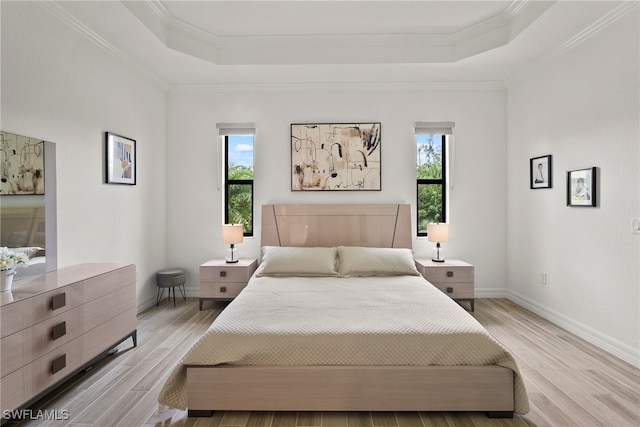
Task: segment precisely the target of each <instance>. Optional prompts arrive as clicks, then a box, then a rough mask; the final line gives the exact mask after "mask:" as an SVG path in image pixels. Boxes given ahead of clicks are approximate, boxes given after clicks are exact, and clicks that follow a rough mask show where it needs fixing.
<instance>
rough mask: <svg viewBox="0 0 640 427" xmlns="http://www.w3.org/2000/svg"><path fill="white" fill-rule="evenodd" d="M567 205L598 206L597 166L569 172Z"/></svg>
mask: <svg viewBox="0 0 640 427" xmlns="http://www.w3.org/2000/svg"><path fill="white" fill-rule="evenodd" d="M567 206H588V207H595V206H596V168H595V167H592V168H586V169H577V170H572V171H569V172H567Z"/></svg>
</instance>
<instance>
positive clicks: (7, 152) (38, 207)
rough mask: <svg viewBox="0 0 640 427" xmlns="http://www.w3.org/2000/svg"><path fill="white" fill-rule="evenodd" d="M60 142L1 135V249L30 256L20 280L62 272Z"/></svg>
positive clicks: (12, 134) (22, 268) (19, 271)
mask: <svg viewBox="0 0 640 427" xmlns="http://www.w3.org/2000/svg"><path fill="white" fill-rule="evenodd" d="M56 228H57V227H56V179H55V144H54V143H52V142H49V141H43V140H42V139H38V138H32V137H28V136H23V135H17V134H14V133H9V132H3V131H0V246H6V247H8V248H11V249H15V250H18V251H20V252H22V253H24V254H26V255H28V256H29V265H28V266H26V267H20V268H18V269H17V270H16V275H15V277H14V280H19V279H20V278H24V277H28V276H33V275H38V274H44V273H45V272H48V271H53V270H55V269H56V268H57V232H56Z"/></svg>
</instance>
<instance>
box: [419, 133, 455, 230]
mask: <svg viewBox="0 0 640 427" xmlns="http://www.w3.org/2000/svg"><path fill="white" fill-rule="evenodd" d="M418 135H436V136H437V135H440V137H441V138H442V140H441V143H442V174H441V177H440V178H418V177H417V166H416V235H417V236H418V237H426V236H427V235H428V234H427V232H426V231H423V232H421V231H420V186H421V185H440V186H441V188H442V193H441V194H442V200H441V201H440V202H441V204H442V210H441V211H440V221H439V222H443V223H444V222H447V163H448V158H447V151H448V150H447V142H448V135H446V134H440V133H429V132H417V133H416V135H415V138H414V142H416V143H417V137H418Z"/></svg>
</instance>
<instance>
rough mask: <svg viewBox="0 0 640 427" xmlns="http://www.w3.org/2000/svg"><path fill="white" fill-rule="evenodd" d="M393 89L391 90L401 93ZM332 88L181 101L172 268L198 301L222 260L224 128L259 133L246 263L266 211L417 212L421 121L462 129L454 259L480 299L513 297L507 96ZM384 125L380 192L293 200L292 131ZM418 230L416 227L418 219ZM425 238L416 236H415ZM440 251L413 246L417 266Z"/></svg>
mask: <svg viewBox="0 0 640 427" xmlns="http://www.w3.org/2000/svg"><path fill="white" fill-rule="evenodd" d="M392 89H393V88H392ZM392 89H389V88H381V89H380V90H375V89H369V88H360V90H358V87H357V85H356V87H354V88H352V90H346V91H345V90H343V89H338V88H324V90H322V91H319V90H314V88H312V87H308V88H307V89H306V90H305V89H300V88H296V89H291V90H290V91H287V90H286V89H285V90H280V91H277V92H275V91H270V90H266V89H265V90H260V89H258V91H255V92H248V91H246V90H242V88H238V90H237V91H232V92H222V91H220V92H216V91H215V90H209V91H207V90H198V91H196V92H195V93H191V92H190V91H187V90H182V91H174V92H173V93H171V94H170V96H169V109H168V127H167V140H168V159H169V160H168V164H169V167H168V181H167V182H168V184H167V185H168V196H167V197H168V199H167V202H168V209H167V218H168V242H169V243H168V251H169V253H168V256H169V260H170V261H171V263H173V264H176V265H182V266H184V267H186V268H188V270H189V272H190V280H189V284H188V286H189V288H190V291H191V292H193V293H195V292H197V278H198V275H197V267H198V266H199V264H201V263H203V262H205V261H207V260H209V259H212V258H215V257H223V256H224V254H225V246H224V245H223V244H222V243H221V241H220V228H221V227H220V225H221V224H222V222H223V221H222V218H223V216H222V209H223V208H222V205H221V193H220V191H219V190H218V187H217V180H216V176H217V173H218V169H217V164H218V163H219V161H220V160H219V159H218V157H217V155H218V154H217V151H216V127H215V125H216V123H218V122H255V124H256V127H257V135H256V139H255V188H254V194H255V207H256V208H255V221H256V223H255V226H254V227H255V232H256V238H254V239H245V242H244V243H242V244H241V245H238V246H237V247H238V252H239V254H240V256H241V257H258V256H259V252H260V241H259V235H260V206H261V205H262V204H267V203H380V202H382V203H384V202H390V203H410V204H411V205H412V206H415V197H416V196H415V193H416V183H415V172H414V171H415V166H416V149H415V147H416V146H415V139H414V136H413V126H414V123H415V122H416V121H444V120H447V121H454V122H455V124H456V126H455V129H454V134H455V136H454V138H455V141H454V145H455V148H454V159H453V160H454V169H453V177H452V178H453V181H452V182H453V185H454V186H453V188H452V189H451V192H450V200H451V202H450V223H451V241H450V242H448V243H446V244H445V245H444V249H445V250H446V255H447V256H448V257H450V258H462V259H464V260H466V261H468V262H470V263H472V264H475V266H476V291H477V294H478V295H480V296H488V295H496V294H499V295H505V294H506V267H505V262H504V260H505V257H506V251H505V249H506V179H505V178H506V167H505V164H506V147H505V128H506V124H505V94H504V89H503V87H502V86H501V85H482V84H478V85H476V86H474V85H473V84H465V85H464V87H462V86H461V87H459V88H457V89H456V88H451V87H448V88H447V89H444V88H443V89H442V90H437V89H435V90H421V89H419V88H418V89H416V90H399V89H394V90H392ZM369 121H379V122H381V123H382V144H381V153H382V190H381V191H375V192H322V193H319V192H291V190H290V182H291V172H290V163H291V152H290V139H291V137H290V125H291V123H306V122H325V123H326V122H343V123H344V122H369ZM413 221H415V216H414V218H413ZM413 228H414V234H415V225H413ZM432 246H433V244H431V243H428V242H427V241H426V240H425V239H416V240H415V241H414V250H415V252H416V254H417V255H422V256H431V248H432Z"/></svg>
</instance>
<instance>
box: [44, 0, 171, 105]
mask: <svg viewBox="0 0 640 427" xmlns="http://www.w3.org/2000/svg"><path fill="white" fill-rule="evenodd" d="M34 3H36V4H37V5H39V6H40V7H42V8H43V9H44V10H46V11H47V12H49V13H50V14H51V15H53V16H55V17H56V18H57V19H59V20H60V21H62V23H63V24H65V25H66V26H67V27H69V28H71V29H72V30H74V31H75V32H77V33H78V34H80V35H81V36H82V37H84V38H85V39H87V40H88V41H90V42H91V43H93V44H94V45H95V46H97V47H98V48H100V49H101V50H103V51H104V52H106V53H108V54H109V55H111V56H113V57H114V58H116V59H117V60H119V61H120V62H122V63H123V64H124V65H126V66H127V67H129V68H131V69H132V70H134V71H135V72H136V73H138V74H139V75H141V76H142V77H143V78H145V79H146V80H148V81H150V82H152V83H153V84H155V85H156V86H158V87H159V88H160V89H162V90H164V91H165V92H166V91H167V90H168V89H169V85H168V84H167V83H166V82H165V81H164V80H162V79H161V78H160V77H159V76H158V75H156V74H155V73H153V72H152V71H150V70H149V69H148V68H146V67H144V66H143V65H142V64H140V62H139V61H138V60H137V59H136V58H133V57H131V56H130V55H128V54H126V53H125V52H123V51H122V50H120V49H119V48H118V47H116V46H114V45H113V44H111V43H110V42H109V41H107V40H105V39H104V38H102V37H101V36H100V35H98V34H97V33H96V32H94V31H93V30H91V29H90V28H89V27H87V26H86V25H84V24H83V23H82V22H80V21H79V20H78V19H77V18H76V17H74V16H73V15H71V14H70V13H69V12H67V11H66V10H65V9H63V8H62V7H61V6H60V5H59V4H57V3H56V2H52V1H46V0H36V1H35V2H34Z"/></svg>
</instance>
